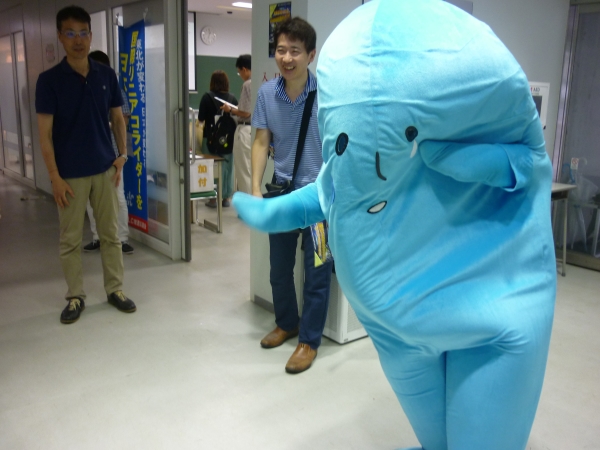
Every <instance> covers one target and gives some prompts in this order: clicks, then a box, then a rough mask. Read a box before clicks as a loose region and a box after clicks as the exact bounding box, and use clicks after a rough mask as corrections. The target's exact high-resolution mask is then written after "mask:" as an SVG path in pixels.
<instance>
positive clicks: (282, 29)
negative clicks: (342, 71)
mask: <svg viewBox="0 0 600 450" xmlns="http://www.w3.org/2000/svg"><path fill="white" fill-rule="evenodd" d="M282 34H285V35H286V36H287V37H288V38H290V39H291V40H292V41H300V42H302V43H303V44H304V46H305V47H306V52H307V53H310V52H312V51H313V50H314V49H315V48H317V32H316V31H315V29H314V28H313V27H312V25H311V24H310V23H308V22H307V21H306V20H304V19H302V18H300V17H294V18H293V19H287V20H285V21H283V22H281V23H279V24H277V27H276V28H275V33H274V35H273V37H274V38H275V45H276V46H277V44H278V43H279V36H281V35H282Z"/></svg>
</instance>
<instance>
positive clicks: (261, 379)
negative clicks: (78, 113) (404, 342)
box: [0, 174, 600, 450]
mask: <svg viewBox="0 0 600 450" xmlns="http://www.w3.org/2000/svg"><path fill="white" fill-rule="evenodd" d="M203 209H205V210H206V211H204V210H202V209H201V210H200V216H201V217H204V216H206V217H208V216H210V214H216V213H214V211H212V210H209V208H203ZM0 215H1V216H2V217H1V218H0V448H1V449H34V448H36V449H37V448H43V449H59V448H60V449H107V448H111V449H232V448H234V449H238V448H240V449H241V448H243V449H298V450H300V449H306V448H311V449H315V450H316V449H393V448H397V447H402V446H410V445H416V444H417V441H416V438H415V437H414V434H413V433H412V431H411V428H410V426H409V424H408V421H407V419H406V417H405V416H404V414H403V413H402V410H401V408H400V406H399V405H398V403H397V401H396V399H395V397H394V395H393V393H392V391H391V389H390V387H389V386H388V384H387V382H386V380H385V377H384V376H383V373H382V371H381V369H380V367H379V363H378V360H377V355H376V352H375V350H374V348H373V346H372V344H371V342H370V340H369V339H368V338H367V339H362V340H359V341H356V342H352V343H350V344H346V345H344V346H340V345H338V344H336V343H334V342H332V341H329V340H327V339H324V343H323V345H322V347H321V348H320V351H319V355H318V357H317V359H316V361H315V364H314V366H313V367H312V368H311V369H310V370H309V371H307V372H305V373H303V374H300V375H296V376H292V375H288V374H286V373H285V372H284V366H285V363H286V361H287V359H288V357H289V356H290V355H291V353H292V351H293V349H294V347H295V343H293V342H287V343H286V344H284V345H283V346H282V347H279V348H276V349H271V350H264V349H262V348H261V347H260V345H259V341H260V339H261V337H262V336H263V335H264V334H265V333H266V332H267V331H269V330H270V329H271V328H272V326H273V316H272V315H271V314H270V313H268V312H267V311H265V310H263V309H262V308H260V307H257V306H256V305H254V304H253V303H252V302H250V301H249V297H250V294H249V293H250V270H249V264H250V258H249V232H248V230H247V229H246V228H245V227H244V226H243V225H242V224H241V223H240V222H239V221H238V219H237V218H236V216H235V212H234V211H233V210H232V209H231V208H227V209H225V210H224V227H225V229H224V230H225V231H224V234H222V235H217V234H215V233H212V232H210V231H208V230H205V229H203V228H200V227H197V226H194V227H193V231H192V239H193V250H194V259H193V261H192V262H191V263H184V262H173V261H171V260H169V259H167V258H166V257H163V256H162V255H159V254H158V253H156V252H155V251H153V250H151V249H149V248H147V247H145V246H144V245H142V244H140V243H138V242H136V241H131V243H132V245H133V246H134V247H135V253H134V254H133V255H126V256H125V257H124V259H125V268H126V278H125V292H126V293H127V295H128V296H130V297H131V298H132V299H134V301H135V302H136V304H137V306H138V311H137V312H136V313H134V314H123V313H120V312H119V311H117V310H116V309H114V308H113V307H111V306H110V305H108V304H107V303H106V299H105V295H104V292H103V288H102V279H101V278H102V276H101V266H100V255H99V254H98V253H85V254H84V255H83V262H84V273H85V288H86V292H87V295H88V298H87V300H86V306H87V307H86V310H85V311H84V313H83V314H82V317H81V319H80V320H79V321H78V322H77V323H75V324H73V325H62V324H61V323H60V322H59V316H60V311H61V310H62V308H63V307H64V306H65V304H66V303H65V302H64V300H62V298H63V296H64V294H65V291H66V287H65V284H64V281H63V276H62V272H61V269H60V266H59V262H58V219H57V213H56V207H55V205H54V202H53V200H52V199H51V198H49V197H46V196H44V195H41V194H39V193H36V192H34V191H32V190H30V189H28V188H26V187H24V186H23V185H21V184H19V183H16V182H14V181H12V180H11V179H9V178H7V177H5V176H3V175H1V174H0ZM90 237H91V236H90V233H89V231H88V230H86V231H85V238H84V241H85V242H87V239H89V238H90ZM567 269H568V271H567V276H566V277H564V278H563V277H559V282H558V283H559V284H558V301H557V310H556V320H555V328H554V335H553V339H552V347H551V355H550V360H549V364H548V373H547V377H546V382H545V385H544V391H543V394H542V399H541V403H540V408H539V410H538V415H537V418H536V421H535V424H534V428H533V431H532V434H531V438H530V442H529V445H528V449H533V450H564V449H570V448H582V449H584V448H588V449H593V448H600V433H599V432H598V430H600V405H599V402H598V399H599V398H600V383H598V374H599V373H600V336H599V333H598V329H599V328H598V324H599V323H600V298H599V297H600V295H599V294H598V293H599V292H600V273H598V272H592V271H588V270H585V269H580V268H577V267H573V266H568V268H567Z"/></svg>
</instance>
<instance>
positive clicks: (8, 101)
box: [0, 31, 34, 186]
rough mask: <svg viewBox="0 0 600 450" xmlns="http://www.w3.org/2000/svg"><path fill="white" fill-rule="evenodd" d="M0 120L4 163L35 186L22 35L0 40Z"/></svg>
mask: <svg viewBox="0 0 600 450" xmlns="http://www.w3.org/2000/svg"><path fill="white" fill-rule="evenodd" d="M0 80H2V82H1V83H0V120H1V124H2V148H3V164H4V168H5V169H6V170H7V171H8V173H9V174H11V175H12V176H15V177H16V178H18V179H21V180H22V181H26V182H27V184H30V185H32V186H33V180H34V173H33V146H32V135H31V121H30V111H29V88H28V85H27V66H26V57H25V42H24V39H23V32H22V31H18V32H16V33H12V34H10V35H8V36H3V37H1V38H0Z"/></svg>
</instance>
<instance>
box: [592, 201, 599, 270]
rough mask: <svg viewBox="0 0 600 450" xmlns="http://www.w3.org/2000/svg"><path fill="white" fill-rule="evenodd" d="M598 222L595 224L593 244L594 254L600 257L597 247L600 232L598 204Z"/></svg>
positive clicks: (597, 207) (597, 209)
mask: <svg viewBox="0 0 600 450" xmlns="http://www.w3.org/2000/svg"><path fill="white" fill-rule="evenodd" d="M595 212H596V223H595V225H594V241H593V244H592V256H594V257H595V258H598V253H596V247H597V246H598V233H599V232H600V206H597V205H596V211H595Z"/></svg>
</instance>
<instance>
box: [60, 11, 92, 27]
mask: <svg viewBox="0 0 600 450" xmlns="http://www.w3.org/2000/svg"><path fill="white" fill-rule="evenodd" d="M69 19H73V20H75V21H77V22H81V23H87V24H88V27H89V29H90V31H92V18H91V17H90V15H89V14H88V12H87V11H86V10H85V9H83V8H82V7H81V6H75V5H71V6H67V7H65V8H63V9H61V10H60V11H59V12H58V13H57V14H56V29H57V30H58V31H62V29H61V28H62V23H63V21H65V20H69Z"/></svg>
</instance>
